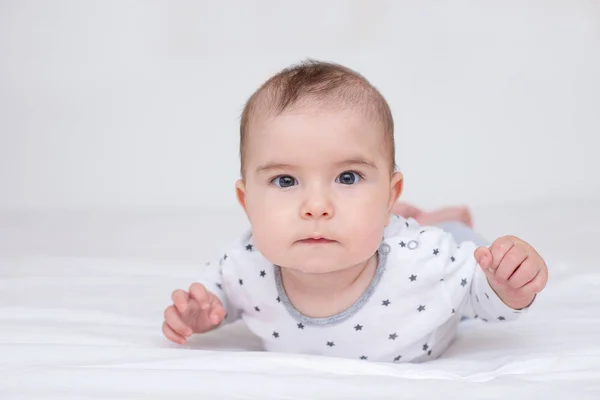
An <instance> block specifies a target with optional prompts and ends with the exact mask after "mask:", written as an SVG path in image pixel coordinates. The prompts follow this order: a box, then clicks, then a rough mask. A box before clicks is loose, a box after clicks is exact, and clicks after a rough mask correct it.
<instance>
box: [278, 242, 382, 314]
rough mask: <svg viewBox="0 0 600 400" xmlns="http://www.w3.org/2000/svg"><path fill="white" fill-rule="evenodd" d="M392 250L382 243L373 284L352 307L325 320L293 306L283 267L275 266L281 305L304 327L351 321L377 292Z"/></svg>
mask: <svg viewBox="0 0 600 400" xmlns="http://www.w3.org/2000/svg"><path fill="white" fill-rule="evenodd" d="M390 250H391V248H390V246H389V245H388V244H387V243H382V244H381V245H380V246H379V249H377V253H378V256H379V257H378V258H379V260H378V262H377V269H376V270H375V275H373V279H372V280H371V283H370V284H369V286H368V287H367V290H365V292H364V293H363V294H362V295H361V296H360V298H359V299H358V300H356V302H355V303H354V304H352V305H351V306H350V307H348V308H347V309H346V310H344V311H342V312H341V313H339V314H335V315H332V316H331V317H325V318H312V317H308V316H306V315H304V314H302V313H301V312H300V311H298V310H297V309H296V307H294V306H293V305H292V303H291V302H290V299H289V298H288V297H287V294H286V293H285V289H284V287H283V281H282V279H281V267H280V266H278V265H274V266H273V267H274V268H273V272H274V275H275V285H276V287H277V293H278V295H279V299H280V300H281V303H282V304H283V306H284V307H285V309H286V310H287V312H288V313H289V314H290V315H291V316H292V317H293V318H294V319H295V320H296V321H298V322H300V323H302V324H304V325H307V326H309V325H312V326H330V325H335V324H339V323H341V322H344V321H346V320H347V319H349V318H350V317H352V316H353V315H354V314H356V313H357V312H358V311H359V310H360V309H361V308H362V307H363V306H364V305H365V304H367V302H368V301H369V299H370V298H371V296H372V295H373V293H374V292H375V289H376V288H377V286H379V282H380V281H381V277H382V276H383V273H384V271H385V268H386V264H387V255H388V254H389V252H390Z"/></svg>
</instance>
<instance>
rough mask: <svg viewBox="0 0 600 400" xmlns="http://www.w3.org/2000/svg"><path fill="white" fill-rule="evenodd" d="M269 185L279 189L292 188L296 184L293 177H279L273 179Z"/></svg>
mask: <svg viewBox="0 0 600 400" xmlns="http://www.w3.org/2000/svg"><path fill="white" fill-rule="evenodd" d="M271 183H272V184H273V185H275V186H277V187H280V188H287V187H291V186H294V185H295V184H296V183H297V182H296V179H295V178H294V177H293V176H289V175H281V176H278V177H276V178H275V179H273V180H272V181H271Z"/></svg>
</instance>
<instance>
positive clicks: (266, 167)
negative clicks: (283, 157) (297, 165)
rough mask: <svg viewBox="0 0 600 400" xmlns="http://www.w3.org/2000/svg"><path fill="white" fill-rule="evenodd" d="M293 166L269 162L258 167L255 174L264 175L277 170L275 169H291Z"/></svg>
mask: <svg viewBox="0 0 600 400" xmlns="http://www.w3.org/2000/svg"><path fill="white" fill-rule="evenodd" d="M292 168H293V166H292V165H290V164H285V163H280V162H269V163H266V164H263V165H259V166H258V168H256V173H257V174H260V173H265V172H268V171H271V170H274V169H275V170H277V169H292Z"/></svg>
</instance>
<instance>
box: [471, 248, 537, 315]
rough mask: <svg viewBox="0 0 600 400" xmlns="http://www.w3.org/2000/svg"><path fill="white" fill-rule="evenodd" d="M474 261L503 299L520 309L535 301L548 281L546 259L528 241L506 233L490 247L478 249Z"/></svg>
mask: <svg viewBox="0 0 600 400" xmlns="http://www.w3.org/2000/svg"><path fill="white" fill-rule="evenodd" d="M475 260H477V262H478V263H479V265H480V266H481V268H483V271H484V272H485V274H486V276H487V278H488V282H489V283H490V285H491V286H492V288H493V289H494V291H495V292H496V293H497V294H498V296H500V298H501V299H502V301H503V302H504V303H505V304H506V305H507V306H509V307H511V308H513V309H516V310H519V309H522V308H525V307H527V306H529V305H530V304H531V302H533V299H534V298H535V295H536V294H537V293H539V292H541V291H542V290H543V289H544V287H545V286H546V283H547V282H548V267H547V266H546V263H545V262H544V259H543V258H542V257H541V256H540V255H539V254H538V253H537V251H535V249H534V248H533V247H531V246H530V245H529V244H528V243H526V242H524V241H522V240H521V239H519V238H516V237H514V236H504V237H501V238H499V239H497V240H496V241H494V243H492V245H491V246H490V248H489V249H488V248H486V247H479V248H478V249H477V250H475Z"/></svg>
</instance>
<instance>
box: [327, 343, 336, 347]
mask: <svg viewBox="0 0 600 400" xmlns="http://www.w3.org/2000/svg"><path fill="white" fill-rule="evenodd" d="M327 346H329V347H333V346H335V343H333V342H327Z"/></svg>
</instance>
